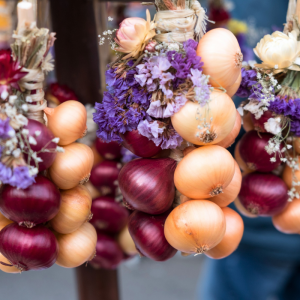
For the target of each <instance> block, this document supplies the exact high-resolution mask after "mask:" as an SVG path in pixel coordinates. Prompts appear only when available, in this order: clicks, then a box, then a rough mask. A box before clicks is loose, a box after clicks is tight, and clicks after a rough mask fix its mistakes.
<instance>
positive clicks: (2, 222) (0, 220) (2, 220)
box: [0, 213, 13, 231]
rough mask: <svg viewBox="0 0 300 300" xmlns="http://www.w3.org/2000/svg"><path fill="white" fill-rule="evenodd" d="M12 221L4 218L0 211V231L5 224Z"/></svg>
mask: <svg viewBox="0 0 300 300" xmlns="http://www.w3.org/2000/svg"><path fill="white" fill-rule="evenodd" d="M11 223H13V221H11V220H9V219H7V218H5V217H4V216H3V215H2V214H1V213H0V231H1V230H2V229H3V228H4V227H5V226H7V225H9V224H11Z"/></svg>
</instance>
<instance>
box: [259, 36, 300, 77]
mask: <svg viewBox="0 0 300 300" xmlns="http://www.w3.org/2000/svg"><path fill="white" fill-rule="evenodd" d="M254 53H255V54H256V55H257V57H259V58H260V59H261V60H262V64H257V65H256V67H258V68H262V69H274V72H275V73H279V72H282V71H284V70H287V69H288V70H295V71H300V57H299V56H300V42H298V40H297V33H296V32H295V31H292V32H290V33H288V35H286V34H284V33H282V32H280V31H276V32H274V33H273V34H272V35H269V34H268V35H266V36H264V38H262V39H261V40H260V42H259V43H258V44H257V46H256V48H255V49H254Z"/></svg>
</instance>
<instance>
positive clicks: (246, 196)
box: [238, 173, 288, 216]
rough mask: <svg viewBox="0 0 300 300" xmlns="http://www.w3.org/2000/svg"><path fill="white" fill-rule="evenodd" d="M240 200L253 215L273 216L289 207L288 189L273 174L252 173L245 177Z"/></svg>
mask: <svg viewBox="0 0 300 300" xmlns="http://www.w3.org/2000/svg"><path fill="white" fill-rule="evenodd" d="M238 198H239V200H240V202H241V204H242V205H243V206H244V207H245V208H246V209H247V210H248V211H249V212H250V213H251V214H254V215H259V216H273V215H276V214H278V213H279V212H280V211H282V210H283V209H284V208H285V206H286V205H287V201H288V188H287V186H286V184H285V183H284V181H283V180H282V179H281V178H279V177H277V176H275V175H273V174H262V173H250V174H248V175H246V176H244V177H243V181H242V188H241V191H240V194H239V196H238Z"/></svg>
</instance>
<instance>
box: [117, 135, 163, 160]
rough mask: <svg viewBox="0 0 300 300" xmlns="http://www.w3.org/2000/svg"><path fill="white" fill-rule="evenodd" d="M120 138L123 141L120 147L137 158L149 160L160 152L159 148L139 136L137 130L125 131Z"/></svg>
mask: <svg viewBox="0 0 300 300" xmlns="http://www.w3.org/2000/svg"><path fill="white" fill-rule="evenodd" d="M121 137H122V139H123V143H122V145H123V146H124V147H125V148H126V149H128V150H129V151H131V152H132V153H134V154H135V155H137V156H139V157H143V158H150V157H153V156H156V155H158V154H159V153H160V152H161V151H162V149H161V147H158V146H156V145H155V144H154V142H153V141H150V140H149V139H148V138H147V137H145V136H143V135H141V134H140V133H139V131H138V130H133V131H127V132H126V133H125V134H123V135H122V136H121Z"/></svg>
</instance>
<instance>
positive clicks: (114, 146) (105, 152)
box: [95, 138, 122, 160]
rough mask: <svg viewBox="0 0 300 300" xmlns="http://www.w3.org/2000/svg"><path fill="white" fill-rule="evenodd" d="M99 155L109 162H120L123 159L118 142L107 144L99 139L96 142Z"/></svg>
mask: <svg viewBox="0 0 300 300" xmlns="http://www.w3.org/2000/svg"><path fill="white" fill-rule="evenodd" d="M95 146H96V149H97V151H98V153H99V154H100V155H101V156H102V157H103V158H104V159H107V160H119V159H120V158H121V157H122V154H121V148H122V147H121V146H120V145H119V144H118V143H117V142H111V143H105V142H103V141H102V140H101V139H99V138H97V139H96V142H95Z"/></svg>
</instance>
